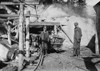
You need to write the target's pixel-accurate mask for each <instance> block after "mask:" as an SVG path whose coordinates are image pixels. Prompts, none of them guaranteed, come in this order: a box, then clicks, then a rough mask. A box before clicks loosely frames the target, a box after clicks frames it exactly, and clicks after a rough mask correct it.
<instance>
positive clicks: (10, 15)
mask: <svg viewBox="0 0 100 71" xmlns="http://www.w3.org/2000/svg"><path fill="white" fill-rule="evenodd" d="M24 16H25V17H27V16H31V17H34V16H35V17H37V16H39V15H36V14H24ZM0 17H19V15H18V14H0Z"/></svg>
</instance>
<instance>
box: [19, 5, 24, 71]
mask: <svg viewBox="0 0 100 71" xmlns="http://www.w3.org/2000/svg"><path fill="white" fill-rule="evenodd" d="M23 20H24V7H23V4H20V16H19V26H18V27H19V51H23V48H24V42H23ZM22 64H23V54H21V53H20V54H19V63H18V71H21V69H22V68H23V66H22Z"/></svg>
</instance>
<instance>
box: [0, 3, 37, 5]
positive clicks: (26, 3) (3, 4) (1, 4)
mask: <svg viewBox="0 0 100 71" xmlns="http://www.w3.org/2000/svg"><path fill="white" fill-rule="evenodd" d="M20 4H26V5H38V4H39V3H38V2H26V3H13V2H1V3H0V5H20Z"/></svg>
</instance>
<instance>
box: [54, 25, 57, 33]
mask: <svg viewBox="0 0 100 71" xmlns="http://www.w3.org/2000/svg"><path fill="white" fill-rule="evenodd" d="M54 31H55V35H57V26H56V25H54Z"/></svg>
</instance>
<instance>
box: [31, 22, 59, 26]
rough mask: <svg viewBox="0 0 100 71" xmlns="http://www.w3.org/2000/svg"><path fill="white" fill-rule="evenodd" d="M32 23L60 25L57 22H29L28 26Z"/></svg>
mask: <svg viewBox="0 0 100 71" xmlns="http://www.w3.org/2000/svg"><path fill="white" fill-rule="evenodd" d="M34 25H44V26H50V25H51V26H53V25H60V23H59V22H30V26H34Z"/></svg>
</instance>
